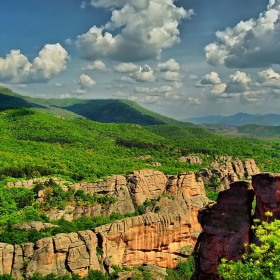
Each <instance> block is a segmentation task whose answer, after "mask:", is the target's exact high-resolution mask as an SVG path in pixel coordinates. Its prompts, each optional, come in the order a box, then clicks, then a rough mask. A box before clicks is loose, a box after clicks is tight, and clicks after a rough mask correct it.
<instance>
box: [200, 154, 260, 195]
mask: <svg viewBox="0 0 280 280" xmlns="http://www.w3.org/2000/svg"><path fill="white" fill-rule="evenodd" d="M210 166H211V168H203V169H202V170H201V171H199V172H198V175H199V176H201V177H202V179H203V181H204V183H206V184H208V185H209V186H210V188H212V189H213V190H215V191H217V192H220V191H223V190H227V189H229V188H230V184H231V183H233V182H237V181H239V180H244V179H246V180H249V179H251V178H252V176H253V175H255V174H258V173H260V170H259V168H258V167H257V165H256V163H255V161H254V160H253V159H246V160H244V161H241V160H240V159H239V158H238V157H236V158H232V157H230V156H220V157H216V158H215V161H214V162H212V163H211V165H210ZM213 183H214V184H213ZM212 185H213V186H214V187H211V186H212Z"/></svg>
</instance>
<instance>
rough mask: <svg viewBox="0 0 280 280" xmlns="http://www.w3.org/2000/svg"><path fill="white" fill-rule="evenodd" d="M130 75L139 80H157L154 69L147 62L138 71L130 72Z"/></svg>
mask: <svg viewBox="0 0 280 280" xmlns="http://www.w3.org/2000/svg"><path fill="white" fill-rule="evenodd" d="M130 77H131V78H133V79H134V80H135V81H137V82H154V81H155V80H156V78H155V76H154V71H153V70H152V69H151V67H150V66H149V65H147V64H146V65H144V66H143V67H140V69H139V70H138V71H136V72H134V73H132V74H130Z"/></svg>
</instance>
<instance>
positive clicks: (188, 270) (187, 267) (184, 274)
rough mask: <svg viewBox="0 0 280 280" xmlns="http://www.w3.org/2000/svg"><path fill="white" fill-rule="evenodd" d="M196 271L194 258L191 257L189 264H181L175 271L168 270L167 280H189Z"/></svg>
mask: <svg viewBox="0 0 280 280" xmlns="http://www.w3.org/2000/svg"><path fill="white" fill-rule="evenodd" d="M194 270H195V263H194V257H193V256H190V257H189V259H188V261H187V262H181V263H179V265H178V266H177V268H175V269H171V268H167V274H168V276H167V277H166V280H181V279H184V280H189V279H191V276H192V275H193V273H194Z"/></svg>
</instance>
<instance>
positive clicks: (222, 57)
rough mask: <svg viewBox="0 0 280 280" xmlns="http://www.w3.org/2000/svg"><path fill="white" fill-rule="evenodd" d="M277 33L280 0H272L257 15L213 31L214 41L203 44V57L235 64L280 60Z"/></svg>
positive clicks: (261, 64)
mask: <svg viewBox="0 0 280 280" xmlns="http://www.w3.org/2000/svg"><path fill="white" fill-rule="evenodd" d="M252 5H255V4H254V3H253V2H252ZM279 36H280V1H279V0H272V1H270V4H269V5H268V6H267V10H266V11H264V12H263V13H261V14H260V15H259V17H258V18H257V19H249V20H247V21H241V22H239V23H238V24H237V25H236V26H234V27H233V28H229V27H228V28H226V29H225V30H224V31H218V32H216V38H217V41H216V42H214V43H211V44H209V45H207V46H206V47H205V54H206V58H207V61H208V62H209V63H210V64H212V65H219V64H222V65H226V66H227V67H236V68H237V67H238V68H250V67H268V66H270V65H272V64H280V48H279Z"/></svg>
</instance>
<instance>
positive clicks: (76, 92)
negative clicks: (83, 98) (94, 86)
mask: <svg viewBox="0 0 280 280" xmlns="http://www.w3.org/2000/svg"><path fill="white" fill-rule="evenodd" d="M73 93H74V94H76V95H84V94H86V91H85V90H84V89H81V88H79V89H76V90H74V91H73Z"/></svg>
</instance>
